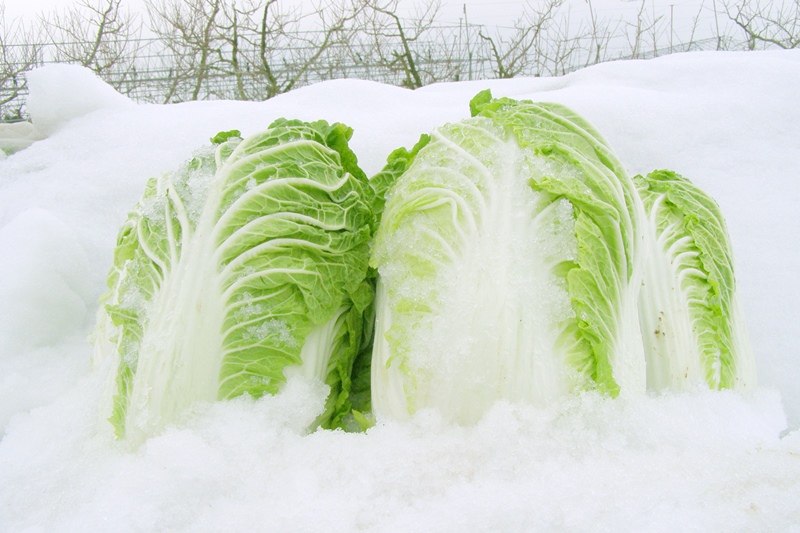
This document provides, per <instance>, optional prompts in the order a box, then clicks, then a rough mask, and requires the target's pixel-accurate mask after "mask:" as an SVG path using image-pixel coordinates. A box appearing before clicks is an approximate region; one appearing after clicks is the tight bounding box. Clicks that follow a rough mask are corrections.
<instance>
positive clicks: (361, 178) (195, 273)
mask: <svg viewBox="0 0 800 533" xmlns="http://www.w3.org/2000/svg"><path fill="white" fill-rule="evenodd" d="M351 135H352V130H351V129H350V128H348V127H346V126H344V125H342V124H332V125H329V124H327V123H325V122H314V123H305V122H300V121H289V120H283V119H281V120H278V121H276V122H275V123H273V124H272V125H271V126H270V127H269V129H268V130H266V131H264V132H262V133H259V134H256V135H253V136H251V137H248V138H246V139H244V140H242V139H241V138H240V136H239V135H238V132H224V133H222V134H220V135H218V136H217V137H215V138H214V139H213V142H214V146H212V147H209V148H207V149H205V150H202V151H200V152H198V153H197V154H195V156H194V157H193V158H192V159H191V160H190V161H188V162H187V163H186V164H184V165H183V166H182V167H181V168H180V169H179V170H178V171H176V172H173V173H168V174H165V175H163V176H161V177H159V178H156V179H151V180H150V181H149V182H148V183H147V187H146V190H145V192H144V196H143V198H142V199H141V201H140V202H139V203H138V204H137V205H136V206H135V208H134V209H133V210H132V211H131V212H130V214H129V216H128V218H127V221H126V222H125V223H124V225H123V226H122V228H121V229H120V231H119V236H118V239H117V246H116V249H115V251H114V261H113V267H112V268H111V271H110V273H109V275H108V281H107V284H108V287H109V291H108V293H107V294H106V295H105V296H104V299H103V306H102V309H101V310H100V318H99V322H98V331H97V334H96V343H95V358H94V364H95V365H97V366H104V365H105V366H106V367H109V368H110V375H111V377H110V379H109V391H110V392H109V394H108V400H107V405H106V411H107V414H108V415H110V418H109V420H110V421H111V423H112V424H113V426H114V429H115V433H116V435H117V436H118V437H124V436H128V437H129V438H131V439H138V438H145V437H147V436H148V435H152V434H153V433H155V432H156V431H158V430H159V429H160V428H163V427H164V426H165V425H166V424H168V423H170V422H172V421H174V420H175V419H176V417H177V416H178V415H179V414H180V413H181V412H182V411H183V410H184V409H185V408H186V407H187V406H189V405H190V404H191V403H193V402H196V401H210V400H217V399H227V398H233V397H236V396H239V395H242V394H249V395H251V396H254V397H259V396H261V395H264V394H273V393H276V392H277V391H279V389H280V388H281V386H282V384H283V383H284V382H285V380H286V379H287V378H288V377H289V376H293V375H304V376H307V377H313V378H317V379H320V380H321V381H324V382H325V383H327V384H328V385H329V386H330V388H331V392H330V396H329V398H328V402H327V405H326V408H325V412H324V413H322V414H321V415H320V418H319V421H318V422H319V424H320V425H321V426H323V427H337V426H339V425H341V424H342V421H343V419H344V417H345V416H346V415H347V413H348V412H349V411H350V408H351V404H350V399H349V393H350V389H351V372H352V368H353V365H354V361H355V360H356V357H357V355H358V354H359V352H361V351H364V350H365V349H366V348H367V347H368V345H369V344H370V343H371V335H370V332H371V322H370V317H371V312H372V311H371V309H370V306H371V303H372V299H373V294H374V289H373V286H374V281H373V280H372V279H369V278H368V277H367V276H368V260H369V243H370V240H371V237H372V233H373V229H374V223H375V219H374V216H373V214H372V212H373V192H372V188H371V187H370V186H369V185H368V182H367V179H366V176H365V175H364V173H363V172H362V171H361V170H360V169H359V168H358V166H357V161H356V157H355V155H354V154H353V152H352V151H351V150H350V149H349V148H348V144H347V143H348V140H349V138H350V136H351ZM361 366H363V365H361ZM362 396H363V392H362Z"/></svg>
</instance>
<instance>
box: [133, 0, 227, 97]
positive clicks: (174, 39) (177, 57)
mask: <svg viewBox="0 0 800 533" xmlns="http://www.w3.org/2000/svg"><path fill="white" fill-rule="evenodd" d="M146 5H147V12H148V16H149V27H150V30H151V31H152V32H153V33H155V34H156V36H157V37H158V39H159V40H160V41H161V42H162V43H163V45H164V47H165V49H166V50H165V52H166V54H165V57H164V59H165V60H166V64H165V65H164V66H163V67H162V68H164V69H165V70H166V73H167V78H166V80H165V81H166V82H167V86H166V94H165V96H164V101H165V102H172V101H182V100H197V99H199V98H201V97H207V96H209V95H210V93H211V92H212V91H210V90H209V88H208V86H207V81H208V79H209V75H210V73H211V70H212V68H213V63H212V61H213V60H214V59H215V56H214V54H213V52H214V51H215V50H218V49H219V48H220V47H221V46H222V43H223V41H222V39H221V38H220V32H219V29H218V27H217V24H218V17H219V16H220V13H221V11H222V0H148V1H147V4H146Z"/></svg>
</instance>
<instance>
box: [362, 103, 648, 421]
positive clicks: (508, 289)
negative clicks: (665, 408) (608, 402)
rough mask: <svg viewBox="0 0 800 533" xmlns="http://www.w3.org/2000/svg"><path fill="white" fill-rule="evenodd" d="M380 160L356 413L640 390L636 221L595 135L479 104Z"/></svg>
mask: <svg viewBox="0 0 800 533" xmlns="http://www.w3.org/2000/svg"><path fill="white" fill-rule="evenodd" d="M471 109H472V115H473V116H472V118H469V119H466V120H464V121H462V122H459V123H455V124H447V125H445V126H442V127H440V128H437V129H435V130H434V131H433V132H432V133H431V134H430V136H429V137H427V138H423V140H422V141H421V142H420V143H419V144H418V145H417V147H415V149H414V150H412V151H411V152H404V151H401V152H397V153H395V154H393V155H394V156H395V157H394V159H393V158H390V160H389V165H388V167H390V168H392V167H398V168H402V169H404V172H402V173H400V174H399V176H398V177H397V179H396V181H395V183H394V184H393V185H392V187H391V188H390V189H389V192H388V193H387V197H386V202H385V208H384V211H383V214H382V221H381V225H380V228H379V230H378V233H377V236H376V240H375V245H374V250H373V254H372V258H371V264H372V266H373V267H374V268H376V269H377V270H378V272H379V274H380V277H379V281H378V286H377V299H376V308H377V313H376V324H375V331H376V333H375V341H374V348H373V355H372V368H371V371H372V407H373V409H374V410H375V412H376V414H377V415H378V416H391V417H396V418H405V417H408V416H409V415H410V414H413V413H414V412H416V411H417V410H419V409H421V408H427V407H434V408H437V409H438V410H439V411H440V412H441V413H442V414H443V415H444V416H445V418H447V419H450V420H454V421H458V422H471V421H474V420H476V419H477V418H479V417H480V416H481V415H482V413H483V412H485V411H486V409H488V408H489V407H490V406H491V405H492V404H493V403H494V402H495V401H496V400H497V399H507V400H511V401H520V400H521V401H527V402H531V403H534V404H545V403H547V402H548V401H550V400H552V399H553V398H557V397H559V396H561V395H564V394H567V393H569V392H573V391H576V390H586V389H597V390H600V391H603V392H606V393H608V394H610V395H612V396H616V395H619V394H627V393H630V394H639V393H642V392H643V391H644V390H645V386H646V370H645V358H644V353H643V352H644V348H643V345H642V339H641V331H640V323H639V315H638V309H637V304H638V301H639V291H640V287H641V284H642V280H643V275H644V274H643V263H644V260H645V251H644V245H645V243H644V239H645V231H646V226H645V224H646V222H645V218H644V208H643V204H642V202H641V200H640V198H639V196H638V194H637V190H636V188H635V186H634V183H633V181H632V180H631V178H630V177H629V176H628V175H627V173H626V171H625V169H624V168H623V166H622V164H621V163H620V162H619V160H618V159H617V158H616V156H615V155H614V154H613V153H612V151H611V149H610V148H609V146H608V144H607V143H606V141H605V140H604V139H603V138H602V136H601V135H600V134H599V133H598V132H597V131H596V130H595V129H594V128H593V127H592V126H591V125H590V124H588V123H587V122H586V121H585V120H584V119H582V118H581V117H580V116H578V115H577V114H575V113H574V112H573V111H571V110H569V109H567V108H566V107H564V106H561V105H558V104H550V103H534V102H530V101H515V100H511V99H507V98H501V99H493V98H492V97H491V94H490V93H489V92H488V91H485V92H483V93H480V94H478V96H476V98H475V99H473V101H472V103H471Z"/></svg>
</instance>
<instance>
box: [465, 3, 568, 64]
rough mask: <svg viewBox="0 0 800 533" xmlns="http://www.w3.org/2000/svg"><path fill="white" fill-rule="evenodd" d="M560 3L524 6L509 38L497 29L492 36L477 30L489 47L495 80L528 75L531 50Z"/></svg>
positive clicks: (531, 59) (538, 40)
mask: <svg viewBox="0 0 800 533" xmlns="http://www.w3.org/2000/svg"><path fill="white" fill-rule="evenodd" d="M563 3H564V0H546V1H545V3H544V4H543V5H539V6H537V7H531V4H530V3H528V4H526V6H525V9H524V11H523V14H522V16H521V17H520V18H519V19H517V21H516V22H515V23H514V30H513V32H512V33H511V34H510V35H503V34H501V33H498V30H497V29H495V34H494V35H490V34H489V32H488V31H487V30H486V28H484V27H482V28H481V30H480V33H479V36H480V38H481V39H482V40H483V41H485V43H486V44H487V45H488V47H489V53H490V55H491V57H492V59H493V61H492V64H493V67H492V70H493V72H494V75H495V76H496V77H498V78H513V77H515V76H519V75H520V74H523V73H527V72H529V67H530V65H531V64H533V62H534V57H533V51H535V50H536V45H537V44H539V43H540V41H541V39H542V37H543V36H544V35H545V32H546V30H547V29H548V27H549V25H550V24H551V23H552V21H553V19H554V18H555V16H556V14H557V12H558V9H559V8H560V7H561V6H562V5H563Z"/></svg>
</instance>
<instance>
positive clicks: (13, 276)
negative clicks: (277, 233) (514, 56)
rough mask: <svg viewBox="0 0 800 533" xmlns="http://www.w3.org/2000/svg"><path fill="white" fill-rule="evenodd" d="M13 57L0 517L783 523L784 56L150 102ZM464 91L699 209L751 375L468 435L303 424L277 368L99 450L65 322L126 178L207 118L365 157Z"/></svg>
mask: <svg viewBox="0 0 800 533" xmlns="http://www.w3.org/2000/svg"><path fill="white" fill-rule="evenodd" d="M37 74H38V75H35V76H34V78H33V80H32V84H31V88H32V96H31V103H30V105H31V113H32V116H33V117H34V120H36V121H37V122H38V123H39V124H40V127H41V129H43V130H44V131H45V133H48V134H49V136H48V137H47V138H46V139H44V140H40V141H37V142H35V143H34V144H33V145H31V146H30V147H29V148H27V149H25V150H23V151H20V152H18V153H16V154H15V155H13V156H10V157H8V158H6V159H3V160H0V439H2V440H0V531H9V532H10V531H14V532H17V531H31V532H33V531H114V532H120V531H160V530H165V531H176V530H177V531H234V530H245V529H247V530H260V531H317V530H320V531H321V530H325V531H381V532H385V531H536V530H541V531H553V530H566V531H602V530H630V531H676V530H680V531H745V530H746V531H789V530H798V531H800V432H798V431H797V428H798V426H800V385H798V378H800V348H798V344H797V342H796V340H795V339H796V330H797V324H800V306H798V301H800V275H798V273H800V239H799V238H798V235H800V209H798V206H800V170H798V168H800V167H798V161H800V105H798V103H797V87H800V52H798V51H789V52H759V53H693V54H686V55H675V56H668V57H665V58H661V59H658V60H653V61H648V62H642V61H637V62H618V63H607V64H601V65H598V66H596V67H592V68H589V69H586V70H582V71H579V72H576V73H574V74H572V75H569V76H566V77H563V78H537V79H516V80H507V81H482V82H470V83H459V84H447V85H436V86H430V87H426V88H424V89H421V90H418V91H415V92H411V91H407V90H404V89H399V88H396V87H387V86H382V85H379V84H375V83H370V82H363V81H353V80H349V81H345V80H343V81H334V82H328V83H324V84H320V85H316V86H311V87H306V88H304V89H300V90H297V91H294V92H292V93H289V94H286V95H283V96H280V97H278V98H275V99H272V100H269V101H267V102H263V103H252V102H192V103H186V104H180V105H170V106H157V105H134V104H132V103H131V102H129V101H127V100H126V99H124V98H122V97H119V96H118V95H115V94H112V93H110V92H109V89H108V88H107V87H106V86H104V85H103V84H102V83H101V82H98V81H97V80H93V79H91V78H87V77H86V76H84V75H83V74H82V73H81V72H76V71H75V70H74V68H73V69H68V68H64V67H61V68H59V67H51V68H48V69H46V70H43V71H39V72H38V73H37ZM485 88H491V89H492V91H493V93H494V95H495V96H498V97H499V96H510V97H513V98H530V99H534V100H542V101H555V102H561V103H564V104H566V105H568V106H570V107H572V108H574V109H575V110H576V111H578V112H579V113H580V114H581V115H583V116H585V117H586V118H587V119H589V120H590V121H591V122H592V123H593V124H594V125H595V126H596V127H597V128H598V129H599V130H600V131H601V132H602V133H603V134H604V135H605V136H606V138H607V139H608V141H609V142H610V144H611V145H612V146H613V147H614V148H615V150H616V152H617V154H618V156H619V157H620V159H621V160H622V161H623V162H624V163H625V164H626V165H627V166H628V170H629V171H630V172H631V173H632V174H634V173H645V172H649V171H651V170H653V169H656V168H670V169H673V170H676V171H678V172H680V173H681V174H683V175H685V176H687V177H689V178H691V179H692V180H694V181H695V183H697V184H698V185H700V186H701V187H702V188H703V189H705V190H706V191H708V192H709V193H710V194H711V195H712V196H713V197H714V198H715V199H716V200H717V201H718V202H719V204H720V205H721V206H722V210H723V212H724V213H725V214H726V215H727V220H728V225H729V229H730V233H731V235H732V239H733V244H734V250H735V253H736V260H737V266H738V271H737V272H738V281H739V287H740V290H741V294H742V297H743V301H744V306H745V312H746V314H747V319H748V324H749V330H750V336H751V339H752V342H753V346H754V351H755V353H756V361H757V365H758V371H759V390H757V391H756V392H755V393H754V394H752V395H751V396H747V397H742V396H739V395H737V394H734V393H728V392H723V393H711V392H708V391H696V392H693V393H687V394H681V395H677V394H672V395H664V396H659V397H650V398H646V399H644V400H639V401H631V400H609V399H607V398H602V397H599V396H596V395H593V394H586V395H584V396H582V397H579V398H574V399H571V400H569V401H566V402H564V403H563V404H558V405H552V406H550V407H549V408H547V409H534V408H531V407H526V406H520V405H508V404H500V405H497V406H496V407H495V408H494V409H493V410H492V411H491V412H490V413H489V414H488V415H487V416H486V417H485V418H484V419H483V420H482V421H481V422H479V423H478V424H477V425H475V426H474V427H452V426H448V425H446V424H443V423H442V422H441V421H440V420H439V419H438V417H437V415H436V413H433V412H422V413H420V414H418V416H416V417H415V418H414V419H413V420H412V421H411V422H408V423H397V422H390V421H380V422H379V423H378V425H377V426H376V427H374V428H372V429H371V430H369V431H368V432H367V433H366V434H345V433H342V432H328V431H320V432H317V433H314V434H311V435H305V434H304V428H305V427H306V426H307V425H308V424H309V423H310V422H311V421H312V420H313V418H314V416H315V414H316V412H317V411H318V409H320V407H321V405H322V402H323V399H324V396H325V391H324V390H322V387H321V385H318V384H314V383H308V382H303V381H299V380H293V381H291V382H290V383H289V384H288V385H287V387H286V390H285V391H284V392H283V393H282V394H281V395H279V396H277V397H268V398H264V399H261V400H259V401H252V400H249V399H244V398H240V399H238V400H236V401H231V402H224V403H216V404H203V405H196V406H195V407H194V408H193V409H192V410H191V412H188V413H186V414H185V416H184V417H183V418H182V420H181V421H180V423H179V424H178V425H176V426H173V427H170V428H169V429H167V430H166V431H165V432H164V433H162V434H160V435H158V436H156V437H154V438H152V439H150V440H148V441H146V442H145V443H144V444H143V445H142V446H141V447H139V448H137V449H129V448H128V447H126V446H125V445H124V444H120V443H117V442H115V441H114V439H113V436H112V433H111V426H110V425H108V424H107V423H105V422H103V421H102V418H103V417H102V416H101V414H100V413H99V411H98V410H99V404H100V402H99V396H100V392H101V383H100V377H99V376H97V375H95V374H94V373H92V372H91V370H90V368H89V359H90V355H91V351H92V348H91V346H90V345H89V344H88V343H87V341H86V336H87V335H88V334H89V333H90V331H91V329H92V327H93V323H94V314H95V312H96V309H97V304H96V301H97V298H98V297H99V296H100V294H101V293H102V292H103V290H104V281H105V275H106V272H107V270H108V268H109V266H110V263H111V258H112V249H113V246H114V241H115V236H116V232H117V229H118V227H119V225H120V224H121V223H122V221H123V220H124V218H125V215H126V212H127V210H128V209H129V208H130V207H131V206H132V205H133V204H134V203H135V202H136V201H137V200H138V198H139V197H140V196H141V193H142V190H143V187H144V183H145V181H146V179H147V178H148V177H151V176H154V175H158V174H159V173H161V172H164V171H166V170H169V169H172V168H175V167H176V166H177V165H178V164H180V163H181V162H182V161H183V160H185V159H186V158H187V157H188V156H189V155H190V154H191V153H192V152H193V151H194V150H195V149H197V148H198V147H200V146H201V145H203V144H205V143H207V142H208V139H209V137H211V136H212V135H214V134H215V133H216V132H217V131H220V130H229V129H240V130H241V131H242V132H243V133H245V134H248V133H253V132H256V131H258V130H260V129H263V128H265V127H266V126H267V125H268V124H269V123H270V122H271V121H272V120H273V119H275V118H278V117H281V116H285V117H289V118H301V119H307V120H314V119H320V118H322V119H326V120H329V121H341V122H345V123H347V124H348V125H350V126H352V127H353V128H354V129H355V135H354V137H353V140H352V147H353V149H354V150H355V151H356V153H357V154H358V155H359V157H360V163H361V165H362V167H363V168H364V169H365V170H366V171H367V173H368V174H373V173H374V172H376V171H377V170H379V169H380V167H381V166H382V163H383V161H384V159H385V157H386V155H387V154H388V153H389V152H390V151H391V150H392V149H394V148H396V147H398V146H400V145H405V146H410V145H411V144H413V142H414V141H415V140H416V139H417V138H418V136H419V134H420V133H424V132H428V131H430V130H431V129H432V128H433V127H435V126H438V125H440V124H442V123H444V122H447V121H457V120H460V119H462V118H465V117H466V116H467V115H468V105H467V104H468V101H469V99H470V98H471V97H472V96H473V95H474V94H475V93H477V92H478V91H479V90H482V89H485Z"/></svg>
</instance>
